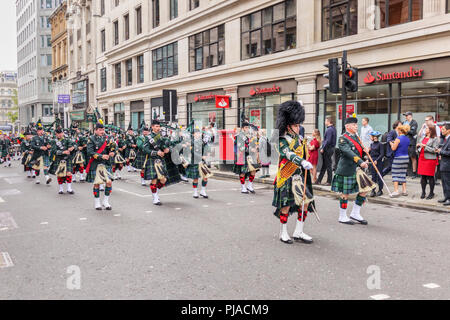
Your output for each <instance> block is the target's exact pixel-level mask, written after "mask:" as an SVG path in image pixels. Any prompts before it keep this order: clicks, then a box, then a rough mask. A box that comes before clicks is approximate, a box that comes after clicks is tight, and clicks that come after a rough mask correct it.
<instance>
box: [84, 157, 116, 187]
mask: <svg viewBox="0 0 450 320" xmlns="http://www.w3.org/2000/svg"><path fill="white" fill-rule="evenodd" d="M97 165H98V163H97V161H95V160H94V161H92V163H91V166H90V167H89V172H87V174H86V182H89V183H93V182H94V180H95V174H96V173H97ZM104 165H105V166H106V170H107V171H108V172H109V173H112V168H111V165H110V163H109V162H108V163H105V164H104Z"/></svg>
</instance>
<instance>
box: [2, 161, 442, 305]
mask: <svg viewBox="0 0 450 320" xmlns="http://www.w3.org/2000/svg"><path fill="white" fill-rule="evenodd" d="M123 176H124V177H125V178H126V180H122V181H116V182H114V184H113V194H112V196H111V201H110V203H111V205H112V207H113V210H112V211H96V210H94V208H93V205H94V204H93V196H92V185H91V184H87V183H84V184H80V183H78V184H76V183H75V184H73V185H74V190H75V195H68V194H64V195H58V194H57V184H56V179H53V180H54V181H53V182H52V183H51V184H50V185H49V186H47V185H45V184H41V185H36V184H34V181H33V180H31V179H27V178H26V177H25V175H24V174H23V172H22V169H21V168H19V165H18V162H17V161H16V162H14V166H13V167H12V168H4V167H3V165H2V166H1V167H0V283H1V285H0V299H449V298H450V278H449V277H448V274H450V264H449V263H448V262H449V261H450V250H449V243H450V232H449V231H450V221H449V220H450V219H449V216H448V214H444V213H434V212H427V211H414V210H410V209H404V208H399V207H390V206H385V205H380V204H373V203H368V204H367V205H366V206H365V207H364V208H363V210H362V215H363V216H364V217H365V218H366V219H367V220H368V221H369V225H368V226H362V225H354V226H348V225H343V224H339V223H338V222H337V218H338V202H337V201H336V200H333V199H329V198H325V197H316V202H317V207H318V210H319V214H320V216H321V220H322V222H320V223H319V222H317V221H316V220H315V219H314V217H313V216H312V215H311V216H309V217H308V219H307V221H306V227H305V232H306V233H308V234H309V235H311V236H312V237H313V238H314V243H313V244H310V245H307V244H303V243H294V244H292V245H286V244H283V243H281V242H280V241H279V239H278V232H279V222H278V220H277V219H276V218H275V217H274V216H273V215H272V212H273V209H272V207H271V201H272V189H271V188H270V186H267V185H257V186H256V187H257V188H258V189H257V193H256V194H255V195H251V194H249V195H244V194H241V193H240V186H239V184H238V183H237V182H236V181H230V180H214V179H213V180H211V181H210V183H209V185H208V192H209V195H210V199H193V198H192V186H191V184H186V183H180V184H177V185H174V186H169V187H167V188H165V189H163V191H162V192H161V194H160V198H161V201H162V202H163V206H161V207H158V206H154V205H152V202H151V193H150V190H149V188H148V187H142V186H141V185H140V183H139V179H140V178H139V176H138V174H137V173H126V172H123ZM351 206H352V205H351V204H349V208H351ZM294 225H295V218H294V217H291V219H290V220H289V230H290V233H291V234H292V232H293V229H294ZM8 257H9V258H8ZM7 259H10V263H9V264H8V263H6V262H5V260H7ZM2 265H3V267H1V266H2ZM78 271H79V275H80V277H79V278H76V276H77V275H78ZM378 275H379V277H378ZM74 277H75V278H74ZM74 279H75V280H74ZM68 280H69V281H68ZM78 280H79V281H78ZM68 283H69V285H68ZM78 284H79V289H77V288H78ZM424 285H425V286H424ZM74 287H75V289H73V288H74Z"/></svg>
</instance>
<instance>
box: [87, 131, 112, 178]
mask: <svg viewBox="0 0 450 320" xmlns="http://www.w3.org/2000/svg"><path fill="white" fill-rule="evenodd" d="M105 140H106V141H107V145H106V148H105V149H104V150H103V151H102V152H101V153H99V152H97V151H98V150H99V149H100V148H101V147H102V145H103V144H104V142H105ZM115 148H116V145H115V143H114V142H113V141H111V139H110V138H109V137H107V136H97V135H95V134H94V135H92V136H90V137H89V140H88V143H87V154H88V157H89V161H90V159H92V162H91V165H90V167H89V172H88V173H87V176H86V181H87V182H94V179H95V174H96V171H97V166H98V165H99V164H104V165H105V167H106V169H107V170H108V171H109V172H111V158H110V159H108V160H105V159H102V155H105V154H109V153H110V152H114V150H115ZM89 161H88V164H89Z"/></svg>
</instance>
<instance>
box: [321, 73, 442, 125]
mask: <svg viewBox="0 0 450 320" xmlns="http://www.w3.org/2000/svg"><path fill="white" fill-rule="evenodd" d="M317 95H318V97H317V98H318V103H317V127H318V128H319V130H320V131H321V132H324V122H325V117H327V116H331V117H333V119H334V120H335V123H336V129H337V131H338V133H340V132H341V131H342V121H341V119H342V118H341V112H339V110H340V106H341V101H342V100H341V94H331V93H330V92H327V91H325V90H320V91H318V93H317ZM449 104H450V78H442V79H432V80H420V81H408V82H402V83H387V84H379V85H369V86H360V87H359V89H358V92H356V93H351V94H348V95H347V109H348V110H347V111H348V114H351V113H352V112H351V111H354V112H355V113H356V115H357V118H358V120H359V121H360V120H361V119H362V118H363V117H368V118H369V120H370V123H369V124H370V125H371V127H372V128H373V129H374V130H377V131H380V132H381V133H385V132H387V131H388V129H389V128H391V126H392V123H393V122H394V121H395V120H397V119H400V120H404V117H403V115H402V114H403V113H405V112H407V111H411V112H412V113H413V118H414V119H415V120H416V121H417V122H418V123H419V125H420V124H422V123H423V122H424V120H425V117H426V116H428V115H432V116H433V117H434V119H435V120H437V121H450V110H449ZM359 123H361V122H359Z"/></svg>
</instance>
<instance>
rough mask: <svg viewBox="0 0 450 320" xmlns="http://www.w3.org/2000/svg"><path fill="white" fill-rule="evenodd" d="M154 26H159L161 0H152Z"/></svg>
mask: <svg viewBox="0 0 450 320" xmlns="http://www.w3.org/2000/svg"><path fill="white" fill-rule="evenodd" d="M152 12H153V28H156V27H158V26H159V0H152Z"/></svg>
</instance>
